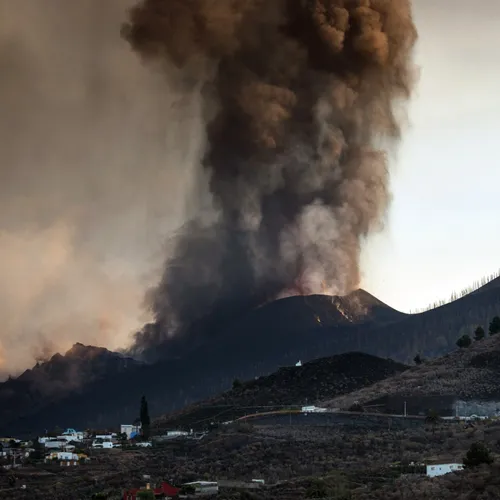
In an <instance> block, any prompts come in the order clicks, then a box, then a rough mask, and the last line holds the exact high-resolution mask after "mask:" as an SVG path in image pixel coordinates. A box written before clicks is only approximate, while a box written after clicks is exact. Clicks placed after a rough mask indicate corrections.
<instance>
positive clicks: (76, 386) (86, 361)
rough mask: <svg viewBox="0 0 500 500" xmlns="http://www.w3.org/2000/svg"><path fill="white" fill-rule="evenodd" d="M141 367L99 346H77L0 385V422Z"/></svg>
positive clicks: (37, 410)
mask: <svg viewBox="0 0 500 500" xmlns="http://www.w3.org/2000/svg"><path fill="white" fill-rule="evenodd" d="M140 365H142V363H140V362H139V361H136V360H134V359H132V358H127V357H125V356H123V355H121V354H118V353H115V352H111V351H108V350H107V349H104V348H102V347H93V346H84V345H82V344H79V343H77V344H75V345H74V346H73V347H72V348H71V349H69V350H68V351H67V352H66V353H65V354H64V355H61V354H54V355H53V356H52V357H51V358H50V359H49V360H48V361H45V362H43V363H37V364H36V365H35V366H34V367H33V368H32V369H31V370H26V371H25V372H23V373H22V374H21V375H20V376H19V377H17V378H15V379H9V380H7V381H6V382H3V383H0V422H2V423H8V422H9V421H11V420H13V419H16V420H17V419H19V418H22V417H24V416H28V415H31V414H34V413H37V412H39V411H41V410H43V408H46V407H48V406H50V405H52V404H54V403H56V402H57V401H59V400H61V399H63V398H64V397H66V396H67V395H68V394H71V393H78V392H79V391H81V390H82V389H83V388H84V387H85V386H86V385H87V384H92V383H93V382H94V381H99V380H102V379H104V378H107V377H112V376H114V375H116V374H121V373H124V372H125V371H127V370H130V369H131V368H133V367H137V366H140Z"/></svg>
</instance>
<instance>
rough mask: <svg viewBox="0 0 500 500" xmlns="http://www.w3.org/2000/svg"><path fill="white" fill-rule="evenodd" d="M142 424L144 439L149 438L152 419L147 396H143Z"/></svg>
mask: <svg viewBox="0 0 500 500" xmlns="http://www.w3.org/2000/svg"><path fill="white" fill-rule="evenodd" d="M139 415H140V418H141V425H142V436H143V437H144V439H149V435H150V427H151V419H150V418H149V410H148V402H147V400H146V396H142V398H141V411H140V413H139Z"/></svg>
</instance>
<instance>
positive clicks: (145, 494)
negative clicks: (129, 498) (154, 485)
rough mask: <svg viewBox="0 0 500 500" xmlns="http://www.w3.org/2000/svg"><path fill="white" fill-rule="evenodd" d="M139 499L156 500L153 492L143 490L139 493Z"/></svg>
mask: <svg viewBox="0 0 500 500" xmlns="http://www.w3.org/2000/svg"><path fill="white" fill-rule="evenodd" d="M137 498H138V499H139V498H140V500H154V498H155V494H154V492H153V490H142V491H139V492H138V493H137Z"/></svg>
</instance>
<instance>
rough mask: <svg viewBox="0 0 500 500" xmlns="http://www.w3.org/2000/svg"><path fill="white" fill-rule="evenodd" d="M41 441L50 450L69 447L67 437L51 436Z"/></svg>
mask: <svg viewBox="0 0 500 500" xmlns="http://www.w3.org/2000/svg"><path fill="white" fill-rule="evenodd" d="M41 442H43V443H44V444H45V448H46V449H48V450H60V449H62V448H67V447H68V441H66V439H58V438H50V439H47V440H44V441H41ZM73 448H74V447H73Z"/></svg>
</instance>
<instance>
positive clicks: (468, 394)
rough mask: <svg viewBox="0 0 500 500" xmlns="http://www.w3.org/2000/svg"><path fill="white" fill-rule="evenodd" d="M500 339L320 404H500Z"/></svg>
mask: <svg viewBox="0 0 500 500" xmlns="http://www.w3.org/2000/svg"><path fill="white" fill-rule="evenodd" d="M499 380H500V335H495V336H492V337H489V338H486V339H484V340H480V341H476V342H474V343H473V344H472V345H471V346H470V347H468V348H465V349H457V350H455V351H454V352H452V353H449V354H447V355H445V356H443V357H440V358H437V359H434V360H430V361H427V362H425V363H423V364H421V365H419V366H414V367H412V368H410V369H409V370H407V371H405V372H404V373H400V374H397V375H395V376H393V377H390V378H387V379H385V380H382V381H380V382H377V383H376V384H374V385H372V386H370V387H366V388H363V389H360V390H358V391H354V392H352V393H350V394H347V395H345V396H339V397H336V398H333V399H331V400H327V401H324V402H323V403H324V404H326V405H327V406H331V407H340V408H348V407H349V406H350V405H352V404H353V403H354V402H355V401H358V402H359V403H361V404H363V403H367V402H370V401H372V400H374V399H375V398H377V397H379V396H381V395H391V396H414V397H415V396H433V395H436V396H456V397H459V398H461V399H464V400H472V399H481V400H496V401H500V384H499Z"/></svg>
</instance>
